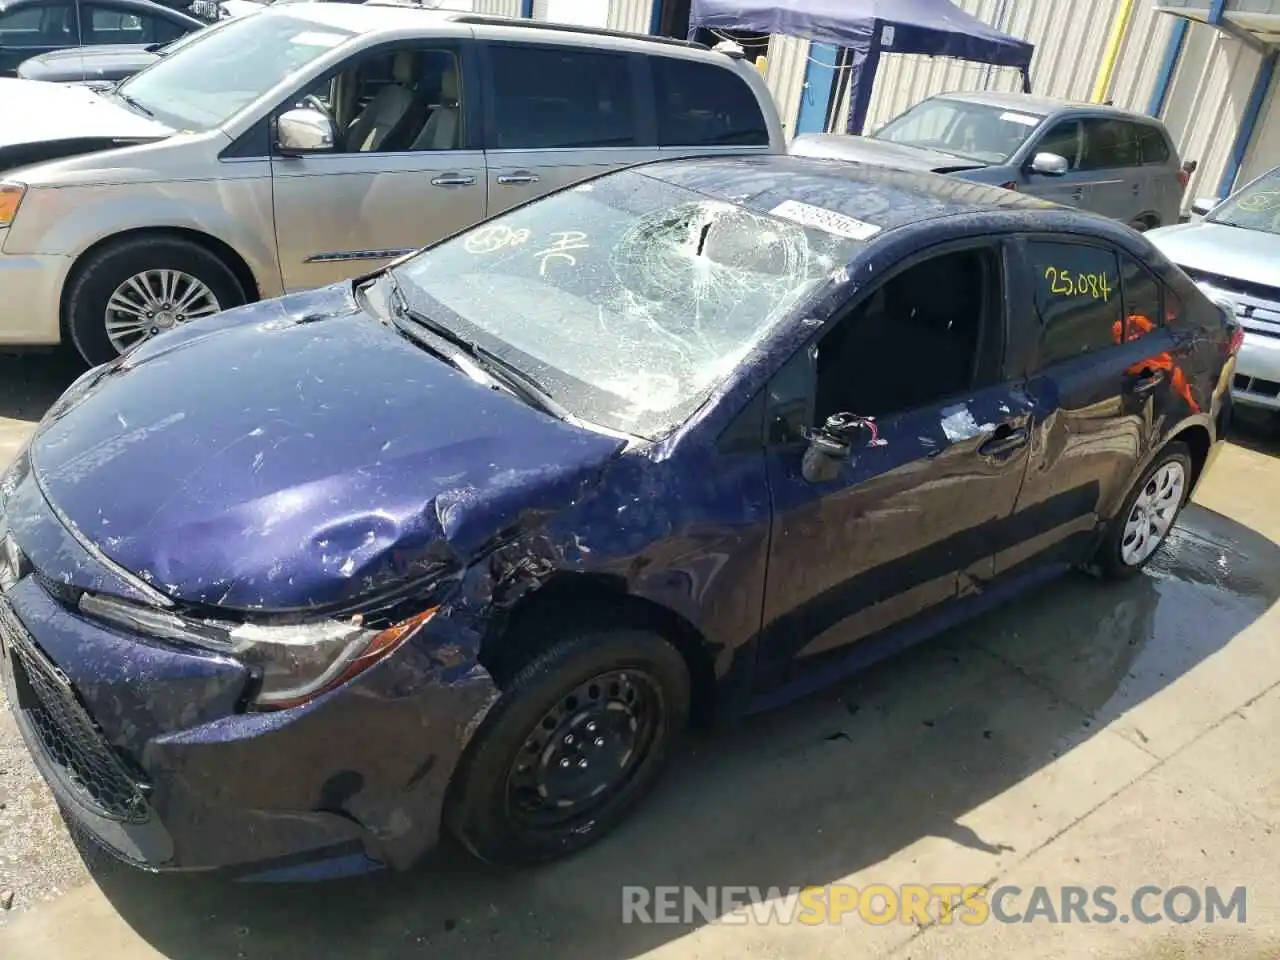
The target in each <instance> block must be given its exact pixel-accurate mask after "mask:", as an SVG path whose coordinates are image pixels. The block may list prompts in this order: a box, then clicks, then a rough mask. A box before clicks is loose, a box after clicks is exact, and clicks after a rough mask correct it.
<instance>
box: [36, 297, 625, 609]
mask: <svg viewBox="0 0 1280 960" xmlns="http://www.w3.org/2000/svg"><path fill="white" fill-rule="evenodd" d="M77 392H78V393H79V395H77ZM621 447H622V442H621V441H619V440H617V439H614V438H611V437H606V436H603V435H601V434H597V433H594V432H592V431H589V430H586V429H582V428H579V427H576V426H572V425H569V424H567V423H564V422H562V421H560V420H557V419H555V418H553V417H550V416H548V415H546V414H543V413H541V412H540V411H537V410H535V409H533V408H531V407H529V406H527V405H525V404H524V403H522V402H520V401H518V400H516V399H514V398H512V397H510V396H509V395H507V394H505V393H500V392H497V391H494V390H492V389H489V388H488V387H486V386H483V385H481V384H478V383H476V382H475V381H474V380H472V379H470V378H469V377H467V376H465V375H464V374H463V373H461V372H460V371H458V370H456V369H455V368H454V367H452V366H450V365H449V364H447V363H445V362H444V361H442V360H440V359H438V358H436V357H435V356H433V355H432V354H429V353H427V352H425V351H424V350H423V349H422V348H420V347H419V346H417V345H416V344H414V343H412V342H410V341H408V340H406V339H405V338H404V337H402V336H401V335H400V333H399V332H398V331H396V330H395V329H394V328H391V327H389V326H387V325H385V324H383V323H382V322H380V321H379V320H377V319H376V318H374V317H372V316H370V315H369V314H367V313H364V312H363V311H362V310H361V309H360V307H359V306H358V305H357V303H356V301H355V300H354V298H353V297H352V295H351V292H350V287H349V285H344V286H341V287H334V288H326V289H325V290H322V291H314V292H310V293H304V294H298V295H295V296H293V297H287V298H285V299H282V300H277V301H269V302H266V303H261V304H255V305H252V306H249V307H243V308H240V309H239V310H233V311H228V312H227V313H224V314H222V315H220V316H218V317H214V318H211V320H210V321H209V322H208V323H207V324H196V325H192V326H191V327H189V328H186V329H183V330H179V331H175V332H174V333H172V334H169V335H166V336H162V337H159V338H156V339H155V340H153V341H151V342H150V343H148V344H144V345H143V346H142V347H140V348H139V349H137V350H135V351H134V352H133V353H132V354H130V356H129V357H128V359H127V360H126V361H125V362H124V363H121V364H117V365H116V366H115V367H114V368H110V369H108V370H107V371H106V372H104V373H101V374H100V375H98V376H96V377H95V376H89V377H87V378H85V380H83V381H81V382H80V383H79V384H78V385H76V386H73V387H72V390H71V391H70V392H69V394H68V395H67V396H66V397H64V399H63V400H62V401H60V402H59V403H57V404H55V406H54V408H53V409H52V411H51V413H50V416H49V417H47V418H46V421H45V422H44V423H43V424H42V425H41V427H40V428H39V429H38V431H37V433H36V436H35V438H34V441H33V445H32V451H31V457H32V465H33V469H34V471H35V474H36V477H37V478H38V480H39V482H40V484H41V487H42V489H43V490H44V492H45V495H46V496H47V497H48V499H49V501H50V502H51V503H52V505H53V506H54V507H55V508H56V510H57V511H58V512H59V513H60V514H61V516H62V517H63V518H64V519H65V522H67V523H68V524H69V525H70V526H72V527H74V528H75V529H76V531H77V532H78V533H79V535H80V536H81V537H82V538H83V539H87V540H89V541H90V542H92V543H93V544H94V545H95V546H96V547H98V549H100V550H101V551H102V552H103V553H104V554H105V555H106V556H107V557H109V558H110V559H111V560H113V561H114V562H116V563H117V564H119V565H120V566H122V567H124V568H125V569H126V570H129V571H131V572H133V573H135V574H137V575H139V576H141V577H142V578H143V579H145V580H147V581H148V582H149V583H151V584H152V585H153V586H155V587H156V588H157V589H159V590H160V591H162V592H164V593H166V594H168V595H169V596H171V597H173V598H174V599H177V600H181V601H187V602H192V603H203V604H221V605H223V606H226V607H228V608H234V609H241V610H254V609H257V610H273V611H284V610H297V609H302V608H308V607H313V606H328V605H334V604H344V603H347V602H350V601H352V600H356V599H358V598H360V597H362V596H365V595H367V594H369V593H372V592H375V591H379V590H382V589H385V588H387V587H389V586H393V585H394V584H395V583H396V582H403V581H404V580H406V579H409V578H412V577H416V576H420V575H422V574H423V573H424V571H431V570H436V569H439V568H440V566H441V565H442V564H444V565H446V566H453V567H456V566H457V565H458V564H459V563H462V562H466V561H467V559H468V558H470V557H473V556H474V555H475V554H476V553H477V552H478V551H481V550H483V549H484V548H485V546H486V545H487V544H490V543H492V542H493V541H494V538H495V537H501V536H502V535H504V534H505V533H507V532H514V531H516V530H520V529H524V528H525V527H527V526H528V525H529V524H535V523H537V522H539V520H540V519H542V518H544V517H545V516H547V515H548V514H549V513H550V512H553V511H556V510H559V509H561V508H563V507H564V506H566V505H568V504H570V503H572V502H573V501H574V499H575V498H576V497H578V496H579V495H580V494H581V493H582V492H583V490H584V488H585V487H586V486H587V485H589V484H590V483H591V482H593V481H594V480H595V479H596V478H597V477H598V475H599V471H600V469H601V468H602V467H603V466H604V464H605V463H606V462H607V461H608V460H609V459H610V458H611V457H613V456H614V455H615V454H616V453H617V452H618V451H619V450H620V449H621Z"/></svg>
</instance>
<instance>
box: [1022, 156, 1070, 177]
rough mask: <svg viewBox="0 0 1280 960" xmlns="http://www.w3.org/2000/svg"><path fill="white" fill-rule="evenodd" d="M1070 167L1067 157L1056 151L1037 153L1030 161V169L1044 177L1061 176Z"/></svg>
mask: <svg viewBox="0 0 1280 960" xmlns="http://www.w3.org/2000/svg"><path fill="white" fill-rule="evenodd" d="M1070 169H1071V164H1069V163H1067V158H1066V157H1062V156H1059V155H1058V154H1056V153H1037V154H1036V155H1035V157H1034V158H1033V159H1032V161H1031V171H1032V172H1033V173H1042V174H1044V175H1045V176H1046V177H1061V176H1062V175H1063V174H1065V173H1066V172H1067V171H1068V170H1070Z"/></svg>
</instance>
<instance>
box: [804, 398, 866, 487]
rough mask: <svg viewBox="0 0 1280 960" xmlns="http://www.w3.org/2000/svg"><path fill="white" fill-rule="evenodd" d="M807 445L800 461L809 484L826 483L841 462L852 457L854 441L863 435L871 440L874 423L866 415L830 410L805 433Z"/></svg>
mask: <svg viewBox="0 0 1280 960" xmlns="http://www.w3.org/2000/svg"><path fill="white" fill-rule="evenodd" d="M807 436H808V440H809V446H808V447H807V448H806V449H805V451H804V459H803V460H802V461H801V464H800V473H801V476H803V477H804V478H805V480H806V481H808V482H809V483H827V482H828V481H831V480H834V479H835V478H836V477H838V476H839V475H840V465H841V464H842V463H844V462H845V461H847V460H850V459H852V457H853V448H854V446H855V444H857V443H858V442H859V441H861V440H863V439H864V438H865V439H866V440H867V441H868V442H872V443H874V442H875V440H876V433H875V426H874V425H873V424H872V422H871V421H870V420H868V419H867V418H866V417H859V416H855V415H854V414H852V413H833V414H832V415H831V416H829V417H827V422H826V423H824V424H823V425H822V426H821V427H819V428H818V429H817V430H811V431H809V432H808V434H807Z"/></svg>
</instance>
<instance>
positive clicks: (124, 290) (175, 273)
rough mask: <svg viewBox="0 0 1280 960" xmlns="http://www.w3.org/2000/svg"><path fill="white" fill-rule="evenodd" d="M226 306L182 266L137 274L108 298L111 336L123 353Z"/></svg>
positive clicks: (117, 348) (108, 330)
mask: <svg viewBox="0 0 1280 960" xmlns="http://www.w3.org/2000/svg"><path fill="white" fill-rule="evenodd" d="M221 309H222V307H221V306H220V305H219V303H218V298H217V297H215V296H214V295H213V291H212V290H210V289H209V288H208V287H207V286H205V284H204V283H202V282H201V281H199V280H197V279H196V278H195V277H193V276H191V274H189V273H183V272H182V271H181V270H144V271H143V272H142V273H138V274H134V275H133V276H132V277H130V278H129V279H128V280H126V281H125V282H124V283H122V284H120V286H118V287H116V292H115V293H113V294H111V298H110V299H109V300H108V301H107V316H106V324H107V339H109V340H110V341H111V345H112V346H113V347H115V348H116V350H117V351H118V352H119V353H124V352H125V351H126V350H128V349H129V348H130V347H132V346H136V345H137V344H139V343H142V341H144V340H150V339H151V338H152V337H154V336H155V335H156V334H157V333H163V332H164V331H165V330H169V329H171V328H173V327H176V326H177V325H178V324H180V323H186V322H187V321H188V320H194V319H196V318H197V317H207V316H210V315H211V314H215V313H218V312H219V311H220V310H221Z"/></svg>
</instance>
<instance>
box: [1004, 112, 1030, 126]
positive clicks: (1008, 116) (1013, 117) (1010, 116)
mask: <svg viewBox="0 0 1280 960" xmlns="http://www.w3.org/2000/svg"><path fill="white" fill-rule="evenodd" d="M1000 119H1001V120H1008V121H1009V122H1010V123H1020V124H1022V125H1023V126H1024V127H1038V126H1039V125H1040V118H1039V117H1032V116H1029V115H1027V114H1025V113H1014V112H1013V111H1012V110H1006V111H1005V112H1004V113H1002V114H1000Z"/></svg>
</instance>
